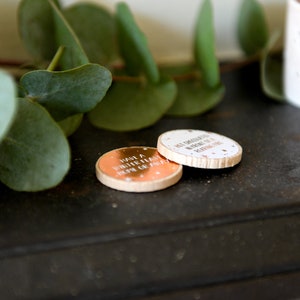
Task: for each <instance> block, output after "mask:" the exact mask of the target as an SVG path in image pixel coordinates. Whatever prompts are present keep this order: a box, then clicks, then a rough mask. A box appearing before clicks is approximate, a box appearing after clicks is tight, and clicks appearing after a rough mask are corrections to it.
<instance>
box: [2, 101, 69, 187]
mask: <svg viewBox="0 0 300 300" xmlns="http://www.w3.org/2000/svg"><path fill="white" fill-rule="evenodd" d="M18 102H19V103H18V114H17V116H16V118H15V121H14V123H13V124H12V126H11V128H10V130H9V132H8V134H7V135H6V137H5V138H4V140H3V142H2V143H1V144H0V180H1V181H2V182H3V183H4V184H6V185H7V186H9V187H10V188H12V189H14V190H17V191H32V192H33V191H40V190H44V189H48V188H52V187H54V186H56V185H57V184H59V183H60V182H61V181H62V180H63V178H64V176H65V175H66V173H67V172H68V170H69V167H70V149H69V144H68V141H67V139H66V137H65V136H64V134H63V132H62V130H61V129H60V128H59V126H58V125H57V124H56V122H54V121H53V119H52V118H51V117H50V115H49V114H48V112H47V111H46V110H45V109H44V108H43V107H41V106H40V105H39V104H37V103H32V102H30V101H28V100H26V99H22V98H21V99H19V101H18Z"/></svg>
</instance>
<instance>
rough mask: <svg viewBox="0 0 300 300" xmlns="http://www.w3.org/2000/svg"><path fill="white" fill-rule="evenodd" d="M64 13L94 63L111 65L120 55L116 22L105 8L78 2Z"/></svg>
mask: <svg viewBox="0 0 300 300" xmlns="http://www.w3.org/2000/svg"><path fill="white" fill-rule="evenodd" d="M63 14H64V16H65V18H66V20H67V21H68V23H69V24H70V26H71V28H73V30H74V32H75V33H76V36H77V37H78V39H79V40H80V42H81V45H82V47H83V49H84V51H85V53H86V54H87V56H88V58H89V60H90V61H91V62H93V63H100V64H102V65H109V64H110V63H112V62H113V61H114V60H116V58H117V57H118V50H117V37H116V24H115V23H116V22H115V19H114V17H113V16H112V15H111V14H110V13H109V12H108V11H107V10H105V9H104V8H102V7H100V6H99V5H95V4H91V3H78V4H75V5H72V6H70V7H68V8H66V9H65V10H64V11H63Z"/></svg>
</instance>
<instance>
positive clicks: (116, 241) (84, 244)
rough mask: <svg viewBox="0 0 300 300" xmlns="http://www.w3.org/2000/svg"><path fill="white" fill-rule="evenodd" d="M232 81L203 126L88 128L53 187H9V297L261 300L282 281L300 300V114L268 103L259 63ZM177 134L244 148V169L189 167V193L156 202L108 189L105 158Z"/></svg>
mask: <svg viewBox="0 0 300 300" xmlns="http://www.w3.org/2000/svg"><path fill="white" fill-rule="evenodd" d="M223 81H224V83H225V85H226V89H227V91H226V95H225V98H224V100H223V102H222V103H221V104H220V105H219V106H218V107H217V108H215V109H214V110H212V111H211V112H209V113H207V114H205V115H202V116H199V117H193V118H179V119H174V118H163V119H162V120H161V121H160V122H159V123H157V124H156V125H155V126H153V127H151V128H147V129H144V130H141V131H138V132H133V133H115V132H108V131H103V130H98V129H95V128H93V127H92V126H91V125H90V124H89V123H88V122H85V123H84V125H83V126H82V127H81V128H80V130H79V131H78V132H77V133H76V134H75V135H74V136H72V137H71V138H70V142H71V145H72V150H73V161H72V170H71V172H70V174H69V175H68V176H67V178H66V179H65V180H64V182H63V183H62V184H61V185H60V186H58V187H57V188H55V189H53V190H49V191H45V192H41V193H34V194H29V193H16V192H13V191H11V190H9V189H7V188H6V187H4V186H2V185H0V193H1V198H0V232H1V236H0V274H1V275H0V276H1V280H0V294H1V295H2V296H3V297H4V298H3V299H68V297H70V298H73V297H74V296H77V297H78V298H82V299H131V298H136V299H138V298H140V297H143V298H144V297H145V299H148V297H149V299H152V297H153V299H200V298H201V299H202V296H203V299H217V298H218V295H219V296H220V297H221V295H222V294H223V293H225V294H226V293H227V294H228V297H230V298H231V299H232V298H236V299H240V297H239V295H241V294H242V292H243V291H244V292H245V293H246V294H245V295H244V296H245V297H247V295H248V298H245V299H251V295H252V294H253V293H254V292H253V291H255V289H257V294H255V293H254V295H257V296H258V297H259V298H261V299H276V298H274V297H273V298H272V293H269V292H267V290H269V289H270V282H279V281H280V280H279V279H278V278H282V281H280V282H282V284H281V285H280V287H278V293H275V290H276V289H275V288H274V294H273V295H275V296H276V295H277V294H278V295H279V293H281V295H282V297H281V298H280V299H284V298H285V295H286V299H288V298H290V297H292V296H293V297H295V295H299V297H300V291H299V287H298V286H297V285H295V281H297V280H296V279H299V278H300V276H299V274H298V273H297V272H300V251H299V250H300V151H299V147H300V110H299V109H296V108H294V107H291V106H288V105H279V104H276V103H274V102H271V101H270V100H269V99H267V98H266V97H265V96H264V95H262V93H261V91H260V87H259V84H258V70H256V69H255V67H253V66H251V67H248V68H246V69H244V70H239V71H235V72H230V73H226V74H224V75H223ZM177 128H193V129H202V130H210V131H214V132H217V133H220V134H224V135H226V136H228V137H231V138H233V139H235V140H236V141H238V142H239V143H240V144H241V145H242V147H243V150H244V153H243V159H242V162H241V164H240V165H238V166H237V167H234V168H231V169H226V170H217V171H213V170H210V171H205V170H197V169H193V168H184V175H183V178H182V180H181V181H180V182H179V183H178V184H177V185H175V186H173V187H171V188H169V189H166V190H164V191H159V192H154V193H143V194H133V193H123V192H118V191H115V190H112V189H109V188H107V187H105V186H103V185H101V184H100V183H99V182H98V181H97V179H96V177H95V173H94V165H95V162H96V160H97V158H98V157H99V156H100V155H101V154H103V153H104V152H107V151H109V150H112V149H114V148H119V147H124V146H133V145H147V146H156V141H157V137H158V136H159V135H160V134H161V133H162V132H164V131H167V130H171V129H177ZM286 272H294V273H291V274H292V275H289V273H286ZM275 274H278V275H276V276H279V277H274V278H275V279H274V278H273V277H270V276H274V275H275ZM280 276H282V277H280ZM295 278H296V279H295ZM246 279H247V280H248V281H245V280H246ZM251 280H252V281H251ZM276 280H277V281H276ZM298 281H299V280H298ZM274 284H275V283H274ZM206 286H207V287H206ZM243 286H244V288H242V287H243ZM274 287H275V285H274ZM297 289H298V290H297ZM247 291H248V294H247ZM285 291H286V293H285ZM287 291H289V293H288V292H287ZM251 293H252V294H251ZM199 295H200V296H199ZM155 297H157V298H155ZM256 299H257V298H256Z"/></svg>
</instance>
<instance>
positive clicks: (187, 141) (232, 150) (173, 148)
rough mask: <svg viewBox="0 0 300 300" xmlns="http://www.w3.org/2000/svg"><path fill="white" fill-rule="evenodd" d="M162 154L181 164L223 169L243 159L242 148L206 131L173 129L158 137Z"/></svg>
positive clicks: (225, 138) (229, 140) (226, 138)
mask: <svg viewBox="0 0 300 300" xmlns="http://www.w3.org/2000/svg"><path fill="white" fill-rule="evenodd" d="M157 150H158V152H159V153H160V154H161V155H162V156H164V157H166V158H167V159H169V160H171V161H174V162H177V163H178V164H182V165H186V166H190V167H196V168H204V169H221V168H228V167H233V166H234V165H236V164H238V163H239V162H240V161H241V159H242V147H241V146H240V145H239V144H238V143H237V142H235V141H234V140H232V139H230V138H228V137H225V136H223V135H220V134H217V133H213V132H208V131H202V130H192V129H184V130H172V131H168V132H165V133H163V134H162V135H160V136H159V138H158V143H157Z"/></svg>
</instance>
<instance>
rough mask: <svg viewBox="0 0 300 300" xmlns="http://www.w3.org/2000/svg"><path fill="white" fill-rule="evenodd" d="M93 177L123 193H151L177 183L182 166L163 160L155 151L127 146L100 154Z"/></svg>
mask: <svg viewBox="0 0 300 300" xmlns="http://www.w3.org/2000/svg"><path fill="white" fill-rule="evenodd" d="M96 176H97V178H98V180H99V181H100V182H102V183H103V184H104V185H106V186H108V187H110V188H113V189H116V190H120V191H125V192H153V191H157V190H162V189H165V188H167V187H169V186H171V185H173V184H175V183H177V182H178V181H179V179H180V178H181V176H182V166H181V165H179V164H177V163H174V162H170V161H169V160H168V159H166V158H164V157H162V156H161V155H160V154H159V153H158V152H157V149H156V148H149V147H128V148H120V149H116V150H112V151H110V152H107V153H106V154H104V155H102V156H101V157H100V158H99V159H98V161H97V163H96Z"/></svg>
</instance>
